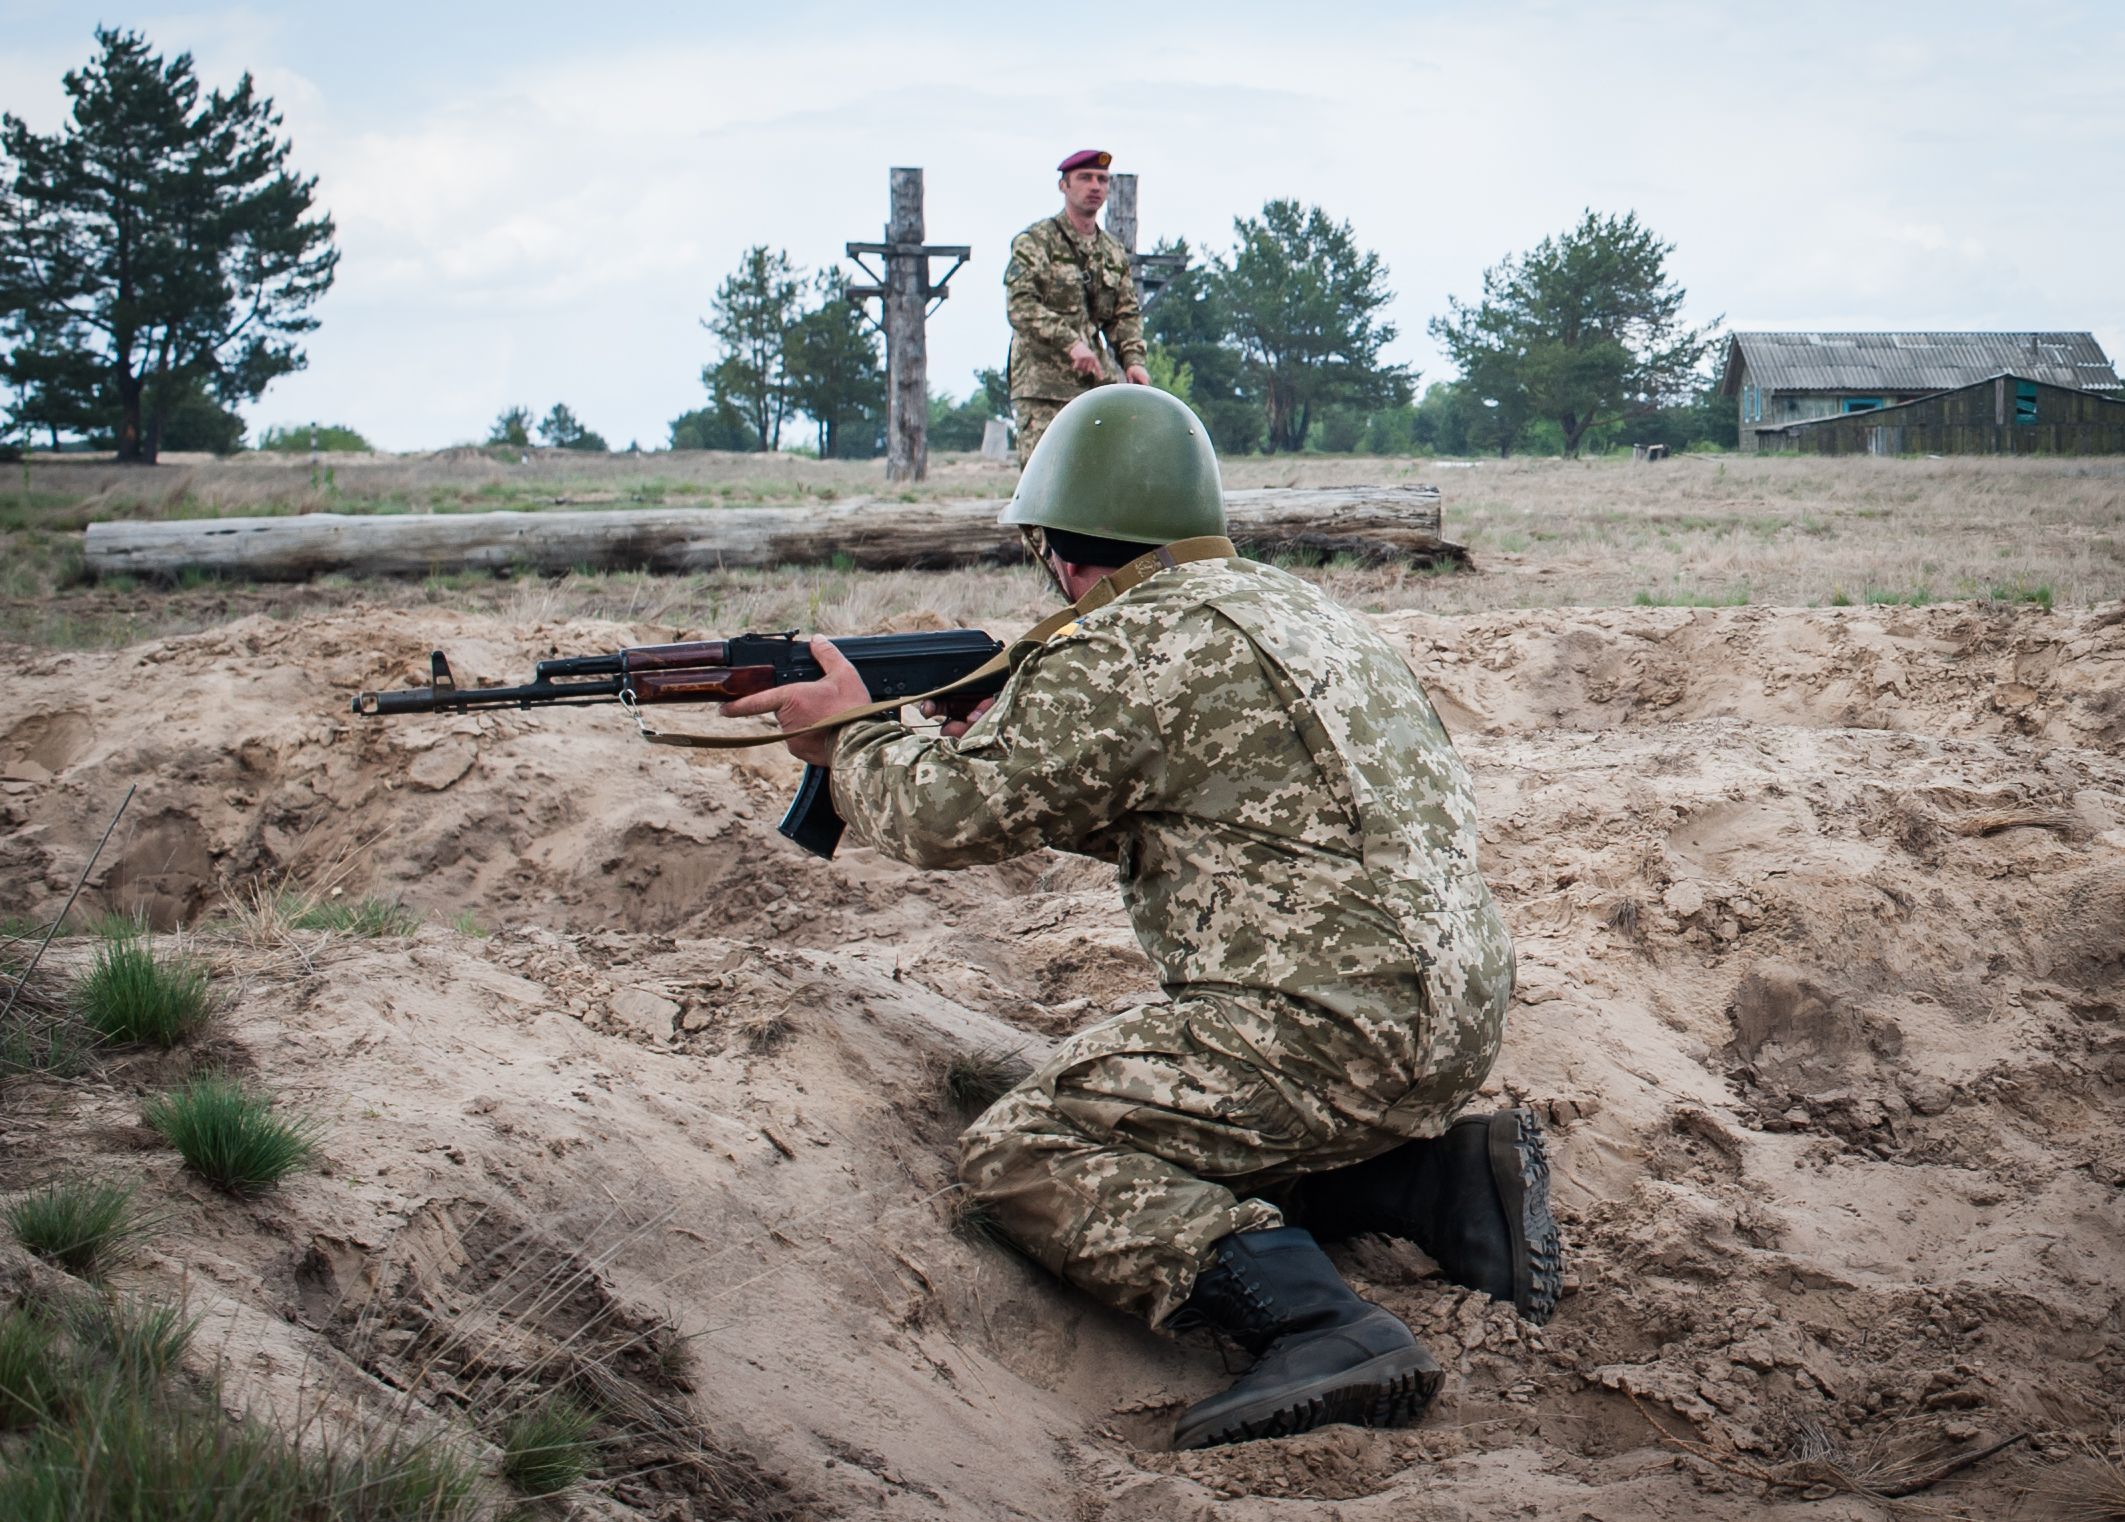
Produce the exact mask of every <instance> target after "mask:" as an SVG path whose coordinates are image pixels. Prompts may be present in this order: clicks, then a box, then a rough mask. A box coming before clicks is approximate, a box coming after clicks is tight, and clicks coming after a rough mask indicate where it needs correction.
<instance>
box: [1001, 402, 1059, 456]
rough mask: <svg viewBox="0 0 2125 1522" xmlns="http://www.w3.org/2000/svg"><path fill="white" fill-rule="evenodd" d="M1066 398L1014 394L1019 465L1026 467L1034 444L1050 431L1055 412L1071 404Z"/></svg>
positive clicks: (1013, 408) (1014, 416)
mask: <svg viewBox="0 0 2125 1522" xmlns="http://www.w3.org/2000/svg"><path fill="white" fill-rule="evenodd" d="M1069 405H1070V403H1069V401H1068V400H1067V399H1066V398H1063V397H1059V396H1053V397H1051V396H1014V397H1012V398H1011V420H1012V422H1013V423H1015V424H1016V425H1017V428H1018V466H1019V469H1021V470H1023V469H1024V468H1025V464H1026V461H1027V460H1029V459H1031V458H1032V455H1033V446H1034V445H1035V444H1038V443H1039V442H1040V436H1041V435H1042V434H1044V433H1046V432H1047V431H1048V425H1049V424H1050V423H1052V422H1054V421H1055V414H1056V413H1058V412H1060V411H1062V410H1063V408H1065V407H1067V406H1069Z"/></svg>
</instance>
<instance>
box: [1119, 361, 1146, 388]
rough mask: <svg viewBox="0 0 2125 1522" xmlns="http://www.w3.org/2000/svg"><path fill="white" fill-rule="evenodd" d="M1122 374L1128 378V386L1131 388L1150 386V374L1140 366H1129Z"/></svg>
mask: <svg viewBox="0 0 2125 1522" xmlns="http://www.w3.org/2000/svg"><path fill="white" fill-rule="evenodd" d="M1122 373H1123V374H1124V375H1126V376H1128V377H1129V384H1130V385H1132V386H1148V385H1150V384H1151V372H1150V371H1149V370H1146V369H1145V368H1144V367H1143V366H1142V365H1131V366H1130V367H1129V368H1128V369H1127V370H1124V371H1123V372H1122Z"/></svg>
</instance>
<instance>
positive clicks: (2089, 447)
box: [1757, 371, 2125, 455]
mask: <svg viewBox="0 0 2125 1522" xmlns="http://www.w3.org/2000/svg"><path fill="white" fill-rule="evenodd" d="M1757 448H1758V449H1759V450H1761V451H1765V452H1768V451H1771V450H1780V449H1784V450H1792V451H1794V452H1796V453H1799V454H1878V455H1896V454H1943V455H1946V454H2125V400H2121V399H2120V398H2119V397H2118V395H2116V394H2111V395H2105V394H2103V393H2101V392H2097V391H2083V390H2080V389H2078V388H2076V387H2073V386H2055V385H2053V384H2051V383H2050V382H2049V381H2042V380H2037V379H2035V378H2033V377H2031V376H2027V375H2016V374H2014V373H2013V372H2011V371H2002V372H2001V373H2000V374H1998V375H1993V376H1988V377H1987V378H1985V379H1984V380H1981V381H1978V382H1977V383H1976V384H1974V385H1969V386H1959V387H1957V388H1956V389H1955V390H1953V391H1942V392H1939V393H1937V394H1936V395H1933V396H1924V397H1920V398H1918V399H1917V400H1915V401H1909V402H1899V403H1897V404H1895V405H1893V406H1888V407H1877V408H1871V409H1869V410H1867V411H1864V412H1850V413H1844V414H1841V415H1839V416H1837V417H1823V418H1815V419H1812V420H1811V421H1808V422H1803V423H1788V424H1786V425H1785V426H1784V427H1783V428H1764V429H1760V430H1758V436H1757Z"/></svg>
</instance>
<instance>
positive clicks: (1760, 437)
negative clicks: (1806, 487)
mask: <svg viewBox="0 0 2125 1522" xmlns="http://www.w3.org/2000/svg"><path fill="white" fill-rule="evenodd" d="M2003 374H2004V375H2012V376H2015V377H2018V378H2020V379H2024V380H2031V381H2035V382H2037V383H2038V384H2040V385H2047V386H2053V387H2059V388H2063V389H2066V390H2070V391H2095V392H2106V393H2114V394H2121V395H2125V388H2121V387H2120V385H2119V381H2118V377H2117V373H2116V371H2115V370H2113V369H2112V368H2111V363H2110V359H2109V357H2108V356H2107V355H2105V354H2104V353H2103V347H2102V345H2101V344H2099V343H2097V342H2096V340H2095V335H2094V334H2092V333H1736V334H1734V335H1732V336H1731V337H1730V338H1729V339H1728V340H1727V357H1726V366H1725V369H1724V371H1723V373H1722V375H1721V378H1720V390H1721V391H1722V392H1723V393H1725V394H1726V395H1728V396H1731V397H1734V398H1736V400H1737V403H1738V405H1739V408H1740V422H1741V437H1740V446H1741V451H1742V453H1744V454H1750V453H1754V452H1755V451H1756V449H1758V448H1759V447H1767V448H1774V449H1776V448H1790V447H1793V446H1792V445H1791V444H1790V442H1788V441H1786V440H1784V439H1783V437H1782V435H1783V433H1784V430H1785V429H1786V428H1787V426H1788V425H1790V424H1793V423H1799V422H1807V421H1811V420H1813V419H1816V418H1834V417H1844V416H1847V415H1849V414H1851V413H1857V412H1872V411H1875V410H1877V409H1879V408H1884V407H1895V406H1898V405H1900V404H1902V403H1906V402H1914V401H1917V400H1919V399H1920V398H1921V397H1930V396H1936V395H1939V394H1941V393H1943V392H1948V391H1956V390H1960V389H1962V388H1964V387H1967V386H1972V385H1976V384H1978V383H1979V382H1983V381H1989V380H1991V379H1992V378H1993V377H1994V376H1998V375H2003Z"/></svg>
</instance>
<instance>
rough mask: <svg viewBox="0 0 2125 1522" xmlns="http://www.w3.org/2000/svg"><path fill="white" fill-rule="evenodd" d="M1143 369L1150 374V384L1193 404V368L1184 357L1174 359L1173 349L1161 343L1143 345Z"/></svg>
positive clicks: (1190, 404)
mask: <svg viewBox="0 0 2125 1522" xmlns="http://www.w3.org/2000/svg"><path fill="white" fill-rule="evenodd" d="M1144 369H1145V370H1146V371H1147V372H1148V373H1149V374H1150V376H1151V384H1152V385H1154V386H1156V387H1158V389H1159V390H1161V391H1166V392H1170V393H1172V394H1173V395H1174V396H1177V397H1179V398H1180V399H1181V400H1182V401H1184V402H1186V403H1187V404H1188V405H1189V406H1191V407H1192V406H1194V405H1195V369H1194V367H1193V366H1192V365H1190V364H1189V363H1188V362H1187V361H1186V360H1184V359H1175V358H1174V357H1173V351H1172V350H1171V349H1169V348H1167V347H1166V346H1165V345H1164V344H1162V343H1154V344H1146V345H1145V346H1144Z"/></svg>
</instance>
